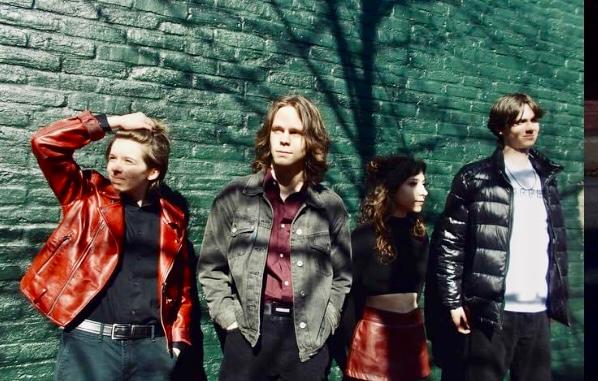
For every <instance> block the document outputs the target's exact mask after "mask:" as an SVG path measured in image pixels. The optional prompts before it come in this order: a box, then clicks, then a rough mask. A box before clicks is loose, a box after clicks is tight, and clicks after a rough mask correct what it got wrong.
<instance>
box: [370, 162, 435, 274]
mask: <svg viewBox="0 0 598 381" xmlns="http://www.w3.org/2000/svg"><path fill="white" fill-rule="evenodd" d="M425 172H426V164H425V163H424V162H423V161H421V160H416V159H414V158H412V157H409V156H404V155H392V156H378V157H375V158H374V159H373V160H372V161H370V162H369V163H368V165H367V167H366V191H367V194H366V196H365V197H364V199H363V200H362V202H361V217H360V222H361V223H370V224H372V227H373V229H374V234H375V236H376V258H377V260H378V261H379V262H380V263H384V264H386V263H390V262H392V261H393V260H394V259H395V258H396V256H397V251H396V248H395V247H394V245H393V243H392V237H391V233H390V229H389V227H388V219H389V218H390V216H391V215H392V213H393V212H394V211H395V209H396V207H397V205H396V201H395V195H396V193H397V190H398V189H399V187H400V186H401V185H403V183H404V182H405V181H406V180H407V179H408V178H410V177H411V176H416V175H418V174H419V173H425ZM411 217H412V218H414V219H415V222H414V224H413V228H412V230H411V234H412V235H413V236H414V237H416V238H423V237H424V235H425V234H426V229H425V226H424V221H423V218H422V216H421V215H420V214H419V213H417V214H412V215H411Z"/></svg>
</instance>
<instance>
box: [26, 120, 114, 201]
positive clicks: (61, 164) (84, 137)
mask: <svg viewBox="0 0 598 381" xmlns="http://www.w3.org/2000/svg"><path fill="white" fill-rule="evenodd" d="M102 137H104V131H103V130H102V128H101V127H100V124H99V122H98V120H97V119H96V118H95V117H94V116H93V115H92V114H91V113H90V112H88V111H85V112H82V113H81V114H79V115H77V116H74V117H72V118H68V119H63V120H59V121H56V122H53V123H51V124H50V125H48V126H47V127H44V128H41V129H40V130H38V131H37V132H35V134H33V136H32V138H31V148H32V151H33V154H34V155H35V157H36V159H37V162H38V163H39V167H40V169H41V170H42V173H43V174H44V176H45V177H46V179H47V180H48V184H49V185H50V188H52V191H53V192H54V194H55V195H56V198H57V199H58V201H59V202H60V204H61V205H66V204H69V203H70V202H72V201H73V200H76V199H77V198H79V197H80V196H81V195H82V193H83V192H85V189H86V183H87V180H86V178H85V175H84V173H83V171H81V168H79V166H78V165H77V163H76V162H75V160H74V159H73V154H74V152H75V150H76V149H79V148H82V147H84V146H86V145H87V144H89V143H90V142H92V141H95V140H99V139H101V138H102Z"/></svg>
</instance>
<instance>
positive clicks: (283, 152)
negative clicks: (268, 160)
mask: <svg viewBox="0 0 598 381" xmlns="http://www.w3.org/2000/svg"><path fill="white" fill-rule="evenodd" d="M276 153H277V154H279V155H290V154H291V152H288V151H276Z"/></svg>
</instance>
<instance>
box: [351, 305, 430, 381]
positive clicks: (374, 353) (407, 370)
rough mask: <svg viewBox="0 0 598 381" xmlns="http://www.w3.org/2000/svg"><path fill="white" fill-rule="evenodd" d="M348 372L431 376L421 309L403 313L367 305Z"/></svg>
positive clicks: (396, 377)
mask: <svg viewBox="0 0 598 381" xmlns="http://www.w3.org/2000/svg"><path fill="white" fill-rule="evenodd" d="M345 374H346V375H347V376H349V377H352V378H356V379H360V380H376V381H383V380H384V381H386V380H388V381H414V380H419V379H421V378H424V377H427V376H428V375H430V363H429V361H428V347H427V345H426V334H425V331H424V319H423V315H422V312H421V310H420V309H415V310H413V311H411V312H408V313H406V314H400V313H395V312H389V311H382V310H379V309H375V308H371V307H367V306H366V307H365V310H364V312H363V316H362V318H361V320H360V321H359V322H358V323H357V327H356V328H355V332H354V333H353V341H352V342H351V348H350V350H349V359H348V361H347V369H346V370H345Z"/></svg>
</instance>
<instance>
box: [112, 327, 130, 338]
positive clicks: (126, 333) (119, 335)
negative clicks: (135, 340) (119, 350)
mask: <svg viewBox="0 0 598 381" xmlns="http://www.w3.org/2000/svg"><path fill="white" fill-rule="evenodd" d="M130 327H131V326H130V325H129V324H112V332H111V334H110V338H112V340H126V339H128V338H129V336H130V335H131V328H130ZM117 329H120V330H122V331H124V332H121V333H116V331H117Z"/></svg>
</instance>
